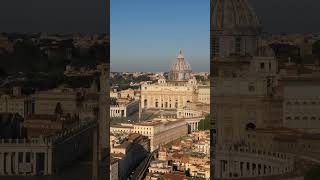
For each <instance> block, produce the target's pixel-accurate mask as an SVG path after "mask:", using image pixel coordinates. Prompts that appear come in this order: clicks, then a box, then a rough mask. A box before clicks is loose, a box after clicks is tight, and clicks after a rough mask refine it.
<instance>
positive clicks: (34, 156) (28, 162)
mask: <svg viewBox="0 0 320 180" xmlns="http://www.w3.org/2000/svg"><path fill="white" fill-rule="evenodd" d="M40 172H42V175H50V174H51V173H52V154H49V153H47V152H32V151H2V152H0V175H7V176H8V175H38V174H39V173H40Z"/></svg>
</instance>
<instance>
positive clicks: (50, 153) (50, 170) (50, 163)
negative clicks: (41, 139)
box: [48, 148, 52, 175]
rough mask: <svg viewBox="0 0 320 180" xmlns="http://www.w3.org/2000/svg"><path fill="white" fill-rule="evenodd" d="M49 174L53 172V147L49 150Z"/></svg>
mask: <svg viewBox="0 0 320 180" xmlns="http://www.w3.org/2000/svg"><path fill="white" fill-rule="evenodd" d="M48 174H49V175H51V174H52V149H51V148H49V150H48Z"/></svg>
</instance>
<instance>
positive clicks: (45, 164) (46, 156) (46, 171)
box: [44, 152, 48, 175]
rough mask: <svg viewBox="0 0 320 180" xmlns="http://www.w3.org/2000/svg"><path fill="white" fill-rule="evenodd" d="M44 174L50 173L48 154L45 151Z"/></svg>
mask: <svg viewBox="0 0 320 180" xmlns="http://www.w3.org/2000/svg"><path fill="white" fill-rule="evenodd" d="M44 175H48V154H47V153H46V152H45V153H44Z"/></svg>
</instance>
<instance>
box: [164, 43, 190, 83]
mask: <svg viewBox="0 0 320 180" xmlns="http://www.w3.org/2000/svg"><path fill="white" fill-rule="evenodd" d="M176 59H177V61H176V62H175V63H173V64H172V65H171V67H170V73H169V80H171V81H187V80H189V79H190V76H191V72H192V70H191V66H190V64H189V63H187V62H186V61H185V60H184V56H183V54H182V50H181V49H180V51H179V55H178V56H177V58H176Z"/></svg>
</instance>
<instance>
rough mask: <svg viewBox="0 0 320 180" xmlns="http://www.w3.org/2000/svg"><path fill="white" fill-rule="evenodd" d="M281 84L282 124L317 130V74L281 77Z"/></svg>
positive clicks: (319, 100)
mask: <svg viewBox="0 0 320 180" xmlns="http://www.w3.org/2000/svg"><path fill="white" fill-rule="evenodd" d="M281 84H282V93H283V126H284V127H287V128H300V129H305V130H315V129H317V130H319V129H320V96H319V92H320V84H319V76H312V75H305V76H300V77H298V76H295V77H286V78H282V79H281Z"/></svg>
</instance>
